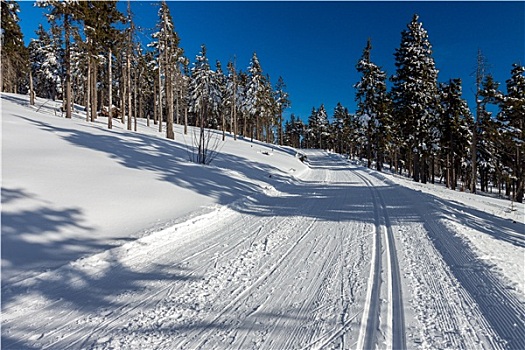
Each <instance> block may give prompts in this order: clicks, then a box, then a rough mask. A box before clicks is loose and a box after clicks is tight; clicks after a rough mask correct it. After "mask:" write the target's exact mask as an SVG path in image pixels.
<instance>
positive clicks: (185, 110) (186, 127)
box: [184, 103, 188, 135]
mask: <svg viewBox="0 0 525 350" xmlns="http://www.w3.org/2000/svg"><path fill="white" fill-rule="evenodd" d="M187 134H188V105H187V104H186V103H184V135H187Z"/></svg>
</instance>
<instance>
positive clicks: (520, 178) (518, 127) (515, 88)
mask: <svg viewBox="0 0 525 350" xmlns="http://www.w3.org/2000/svg"><path fill="white" fill-rule="evenodd" d="M506 85H507V94H505V95H503V96H502V97H501V101H500V108H501V112H500V113H499V114H498V120H499V122H500V123H501V129H500V130H501V133H502V136H503V142H504V147H505V148H504V149H505V150H506V153H505V160H506V162H505V163H506V165H507V167H508V169H509V172H510V176H511V179H512V182H513V188H514V200H515V201H516V202H519V203H523V195H524V187H525V125H524V124H525V117H524V116H525V66H522V65H519V64H513V65H512V70H511V77H510V79H508V80H507V81H506Z"/></svg>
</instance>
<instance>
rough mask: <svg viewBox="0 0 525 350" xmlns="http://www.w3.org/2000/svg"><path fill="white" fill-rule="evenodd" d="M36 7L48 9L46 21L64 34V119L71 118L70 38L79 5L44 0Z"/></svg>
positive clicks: (66, 0) (73, 0)
mask: <svg viewBox="0 0 525 350" xmlns="http://www.w3.org/2000/svg"><path fill="white" fill-rule="evenodd" d="M37 5H38V6H40V7H46V8H50V11H49V13H48V14H47V15H46V16H47V19H48V21H49V22H50V24H51V25H52V26H54V27H55V28H62V29H63V33H64V36H63V37H64V45H65V52H64V97H63V98H64V107H63V109H64V110H65V111H66V118H71V113H72V107H73V92H72V87H71V82H72V74H71V36H72V35H74V34H75V33H76V31H77V28H76V27H75V26H74V25H73V24H74V22H75V21H78V20H79V18H80V17H82V15H81V10H80V5H79V1H78V0H62V1H61V0H44V1H38V2H37ZM59 22H60V23H61V24H60V25H59V24H58V23H59Z"/></svg>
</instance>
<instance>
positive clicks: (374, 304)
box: [354, 170, 406, 350]
mask: <svg viewBox="0 0 525 350" xmlns="http://www.w3.org/2000/svg"><path fill="white" fill-rule="evenodd" d="M358 171H359V170H357V171H355V172H354V174H355V175H356V176H357V177H359V178H360V179H361V180H362V181H363V182H364V183H365V184H366V186H367V187H368V188H369V189H370V192H371V194H372V199H373V202H374V208H375V209H374V215H375V220H376V232H375V254H374V256H375V263H374V274H373V275H374V282H373V285H372V291H371V296H370V298H371V300H369V301H368V304H369V305H370V310H365V313H364V315H365V314H366V313H367V314H368V316H367V321H366V325H367V326H366V329H365V334H360V337H359V338H360V341H361V343H362V348H363V349H372V348H374V341H377V339H376V338H377V337H376V333H377V329H378V326H379V312H380V310H379V305H380V304H381V299H380V289H381V288H380V285H381V272H380V271H381V264H382V261H381V260H382V257H381V236H382V234H381V228H380V226H381V220H380V217H379V216H380V212H381V216H382V219H383V221H384V225H385V227H386V237H385V243H386V244H387V245H388V247H387V249H386V253H387V254H388V256H387V259H388V261H389V267H390V270H389V271H388V272H387V273H388V274H389V276H388V278H389V279H390V283H388V287H387V288H391V290H389V291H388V292H387V295H391V296H392V300H390V301H389V308H390V311H389V316H391V317H392V319H388V320H387V326H389V327H391V330H392V339H387V344H390V342H391V346H392V348H393V349H396V350H397V349H405V348H406V336H405V320H404V309H403V295H402V287H401V278H400V272H399V264H398V261H397V254H396V247H395V241H394V234H393V232H392V225H391V222H390V218H389V216H388V210H387V207H386V205H385V201H384V199H383V197H382V195H381V193H380V191H379V190H378V189H377V188H375V186H374V185H373V184H372V182H371V181H370V180H369V179H368V178H366V176H364V175H362V174H360V173H358ZM378 202H379V204H378ZM364 318H365V317H364V316H363V319H364ZM358 345H360V344H358Z"/></svg>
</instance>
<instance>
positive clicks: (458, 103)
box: [439, 79, 472, 190]
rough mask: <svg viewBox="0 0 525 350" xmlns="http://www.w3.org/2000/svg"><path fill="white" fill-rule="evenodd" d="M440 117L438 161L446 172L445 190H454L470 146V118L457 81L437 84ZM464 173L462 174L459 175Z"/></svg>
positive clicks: (459, 83)
mask: <svg viewBox="0 0 525 350" xmlns="http://www.w3.org/2000/svg"><path fill="white" fill-rule="evenodd" d="M440 94H441V99H440V100H441V113H440V123H439V125H440V136H441V137H440V139H441V152H442V154H443V156H442V159H443V163H444V165H445V166H444V167H445V172H446V178H445V180H446V182H445V183H446V186H447V187H449V188H451V189H453V190H455V189H456V187H457V185H458V178H459V177H460V175H461V171H462V170H463V172H464V170H465V169H461V166H462V164H465V163H467V155H468V153H469V146H470V144H471V136H472V132H471V130H472V129H471V125H472V115H471V113H470V110H469V108H468V106H467V102H466V101H465V100H463V99H462V97H461V79H451V80H450V81H449V83H448V84H440ZM464 174H465V172H464V173H463V175H464Z"/></svg>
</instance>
